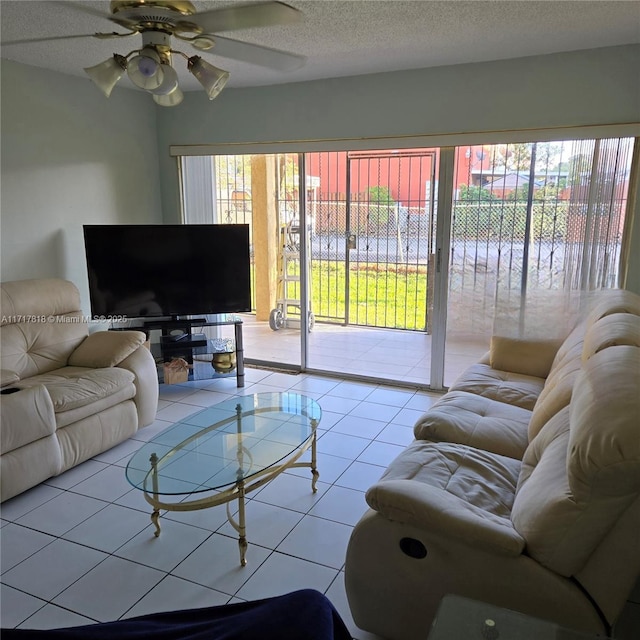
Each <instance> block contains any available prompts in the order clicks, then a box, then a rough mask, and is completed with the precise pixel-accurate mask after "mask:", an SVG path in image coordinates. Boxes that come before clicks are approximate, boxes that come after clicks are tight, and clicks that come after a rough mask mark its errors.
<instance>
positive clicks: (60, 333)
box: [0, 279, 158, 501]
mask: <svg viewBox="0 0 640 640" xmlns="http://www.w3.org/2000/svg"><path fill="white" fill-rule="evenodd" d="M0 305H1V307H0V315H1V316H2V324H1V328H0V338H1V341H2V351H1V353H0V356H1V365H2V367H1V368H2V395H0V421H1V426H0V434H1V441H0V454H1V455H0V482H1V495H0V497H1V500H3V501H4V500H7V499H8V498H11V497H12V496H15V495H17V494H19V493H21V492H22V491H25V490H26V489H29V488H30V487H33V486H35V485H36V484H38V483H40V482H42V481H43V480H46V479H47V478H50V477H52V476H55V475H58V474H60V473H62V472H63V471H66V470H67V469H70V468H71V467H73V466H75V465H77V464H79V463H80V462H83V461H84V460H87V459H88V458H91V457H93V456H95V455H97V454H99V453H101V452H103V451H106V450H107V449H109V448H111V447H113V446H114V445H116V444H118V443H119V442H122V441H123V440H126V439H127V438H129V437H130V436H131V435H133V434H134V433H135V432H136V430H137V429H139V428H141V427H144V426H146V425H148V424H150V423H151V422H153V420H154V419H155V414H156V410H157V406H158V378H157V373H156V366H155V362H154V359H153V357H152V356H151V353H150V352H149V350H148V349H147V348H146V347H145V346H144V345H143V343H144V341H145V335H144V333H142V332H139V331H99V332H96V333H92V334H91V335H89V329H88V323H87V321H86V319H85V318H84V317H83V315H82V311H81V310H80V296H79V293H78V290H77V288H76V287H75V285H73V284H72V283H71V282H68V281H66V280H59V279H42V280H21V281H14V282H5V283H2V285H1V290H0ZM11 389H19V391H17V392H11V391H10V390H11Z"/></svg>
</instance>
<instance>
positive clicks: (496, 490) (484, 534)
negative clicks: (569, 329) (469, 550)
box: [366, 440, 524, 555]
mask: <svg viewBox="0 0 640 640" xmlns="http://www.w3.org/2000/svg"><path fill="white" fill-rule="evenodd" d="M519 470H520V462H519V461H518V460H514V459H513V458H508V457H505V456H500V455H497V454H492V453H488V452H486V451H481V450H479V449H474V448H473V447H467V446H464V445H457V444H450V443H444V442H442V443H433V442H424V441H420V440H416V441H414V442H413V443H411V444H410V445H409V446H408V447H407V448H406V449H405V451H403V452H402V453H401V454H400V455H399V456H398V457H397V458H396V459H395V460H394V461H393V462H392V463H391V464H390V465H389V467H388V468H387V470H386V471H385V473H384V474H383V475H382V477H381V478H380V480H379V481H378V482H377V483H376V484H375V485H373V486H372V487H371V488H370V489H369V490H368V491H367V493H366V499H367V502H368V504H369V506H370V507H371V508H372V509H374V510H376V511H378V512H379V513H380V514H382V515H383V516H385V517H386V518H388V519H389V520H395V521H398V522H404V523H407V524H411V525H414V526H417V527H419V528H423V529H428V530H433V531H441V532H442V533H443V535H448V536H449V535H450V536H455V537H457V538H460V539H464V540H465V541H466V542H468V543H470V544H477V545H480V546H482V547H484V548H488V549H492V550H494V551H498V552H500V553H506V554H509V555H517V554H519V553H520V552H521V551H522V548H523V546H524V541H523V539H522V537H521V536H520V534H518V533H517V532H516V531H515V529H514V528H513V525H512V523H511V520H510V518H509V516H510V513H511V506H512V503H513V498H514V494H515V489H516V483H517V479H518V473H519Z"/></svg>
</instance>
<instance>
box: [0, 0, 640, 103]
mask: <svg viewBox="0 0 640 640" xmlns="http://www.w3.org/2000/svg"><path fill="white" fill-rule="evenodd" d="M254 1H255V0H254ZM193 4H194V5H195V6H196V9H197V10H198V11H206V10H209V9H213V8H219V7H223V6H228V5H237V4H240V2H237V1H236V2H226V1H207V0H203V1H198V0H194V1H193ZM287 4H289V5H291V6H294V7H296V8H298V9H300V10H301V11H302V12H303V21H302V22H301V23H300V24H296V25H289V26H276V27H260V28H254V29H245V30H242V31H232V32H225V33H221V34H220V35H224V36H225V37H228V38H233V39H235V40H242V41H245V42H250V43H253V44H259V45H262V46H266V47H272V48H276V49H281V50H285V51H290V52H293V53H296V54H301V55H304V56H306V58H307V60H306V64H305V65H304V66H302V67H301V68H299V69H297V70H294V71H288V72H276V71H273V70H269V69H264V68H262V67H259V66H256V65H253V64H248V63H244V62H238V61H235V60H231V59H229V58H223V57H220V56H216V55H214V54H209V53H207V54H202V55H203V57H204V58H205V59H206V60H207V61H209V62H211V63H212V64H214V65H216V66H219V67H222V68H224V69H227V70H228V71H229V72H230V73H231V79H230V81H229V84H228V86H230V87H247V86H258V85H266V84H281V83H286V82H298V81H303V80H314V79H319V78H330V77H339V76H350V75H359V74H365V73H376V72H383V71H396V70H400V69H416V68H421V67H432V66H439V65H449V64H457V63H464V62H480V61H487V60H499V59H505V58H515V57H522V56H529V55H536V54H546V53H555V52H560V51H574V50H578V49H590V48H598V47H606V46H613V45H620V44H630V43H637V42H640V1H638V0H624V1H621V2H617V1H612V0H606V1H604V2H599V1H587V2H583V1H581V0H548V1H543V2H537V1H518V0H509V1H500V0H491V1H487V2H485V1H482V0H472V1H461V0H445V1H435V0H434V1H432V0H414V1H410V2H404V1H388V0H363V1H362V0H349V1H347V2H343V1H339V0H335V1H334V0H288V2H287ZM74 5H75V6H74ZM82 9H84V10H82ZM108 12H109V2H108V1H94V2H84V1H83V2H77V1H76V2H56V1H55V0H48V1H45V2H35V1H32V0H17V1H15V0H1V1H0V23H1V32H0V34H1V35H0V54H1V56H2V58H6V59H9V60H15V61H18V62H23V63H25V64H30V65H35V66H38V67H44V68H48V69H52V70H55V71H60V72H63V73H68V74H72V75H79V76H82V75H83V71H82V68H83V67H85V66H92V65H94V64H97V63H98V62H101V61H102V60H104V59H106V58H108V57H109V56H110V55H111V54H112V53H114V52H118V53H122V54H126V53H128V52H129V51H131V50H132V49H135V48H137V47H138V46H139V43H140V36H137V35H136V36H131V37H130V38H124V39H120V40H107V41H105V40H96V39H95V38H92V37H82V38H74V39H69V40H66V39H65V40H55V41H50V42H46V43H29V44H11V42H12V41H14V40H21V39H25V38H48V37H56V36H74V35H75V36H77V35H82V34H92V33H94V32H96V31H113V30H116V29H117V27H116V26H115V25H114V24H113V23H111V22H110V21H109V20H107V19H105V18H104V17H101V16H100V15H99V14H100V13H102V14H108ZM175 45H176V46H175V48H179V49H181V50H183V51H185V53H188V54H189V55H192V54H193V53H194V51H193V49H191V47H190V46H189V45H187V44H185V43H175ZM174 66H175V67H176V69H177V70H178V72H179V77H180V83H181V86H182V88H183V90H187V91H188V90H199V89H200V85H199V84H198V83H197V81H196V80H195V79H194V78H193V77H191V76H190V75H189V74H188V73H187V72H186V70H185V69H184V65H182V64H181V60H180V59H179V58H176V60H175V62H174ZM122 84H124V83H122ZM127 84H129V86H132V85H130V83H127Z"/></svg>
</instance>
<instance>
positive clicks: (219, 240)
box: [84, 224, 251, 319]
mask: <svg viewBox="0 0 640 640" xmlns="http://www.w3.org/2000/svg"><path fill="white" fill-rule="evenodd" d="M84 246H85V254H86V259H87V272H88V276H89V295H90V300H91V313H92V315H93V316H104V317H110V318H114V317H116V316H126V318H128V319H130V318H160V317H171V318H178V317H184V316H193V315H207V314H217V313H238V312H241V311H250V310H251V283H250V252H249V225H246V224H188V225H183V224H167V225H136V224H131V225H129V224H127V225H124V224H123V225H119V224H115V225H84Z"/></svg>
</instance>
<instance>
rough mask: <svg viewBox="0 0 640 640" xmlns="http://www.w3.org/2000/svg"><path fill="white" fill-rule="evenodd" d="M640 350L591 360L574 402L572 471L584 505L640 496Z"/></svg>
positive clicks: (611, 351)
mask: <svg viewBox="0 0 640 640" xmlns="http://www.w3.org/2000/svg"><path fill="white" fill-rule="evenodd" d="M639 388H640V348H638V347H632V346H614V347H609V348H608V349H605V350H603V351H601V352H599V353H597V354H595V355H594V356H592V357H591V358H590V359H589V361H588V362H587V363H585V365H584V368H583V371H582V373H581V374H580V376H579V377H578V379H577V380H576V387H575V390H574V392H573V397H572V399H571V405H570V411H571V435H570V438H569V454H568V458H567V468H568V473H569V484H570V486H571V490H572V492H573V494H574V496H575V497H576V499H577V500H579V501H584V502H587V501H591V500H595V499H597V498H609V497H611V498H615V497H618V496H633V497H634V498H635V496H636V495H637V494H638V493H640V393H639Z"/></svg>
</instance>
